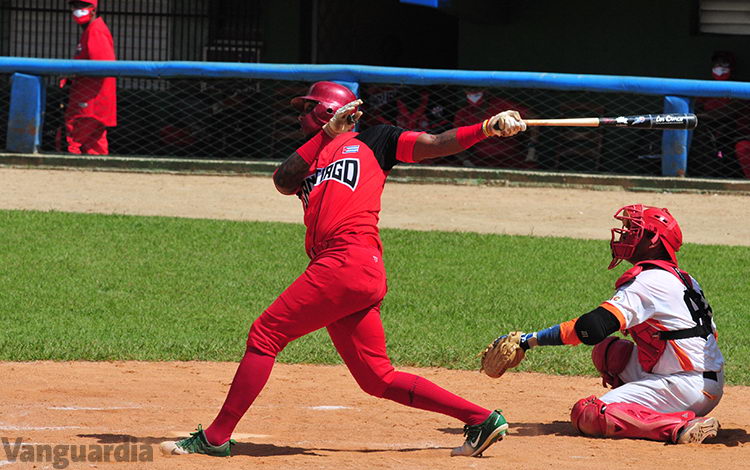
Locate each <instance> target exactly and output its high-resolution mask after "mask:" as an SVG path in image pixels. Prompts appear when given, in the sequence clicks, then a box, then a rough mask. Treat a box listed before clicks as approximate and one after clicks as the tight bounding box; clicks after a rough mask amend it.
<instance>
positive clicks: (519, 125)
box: [486, 111, 526, 137]
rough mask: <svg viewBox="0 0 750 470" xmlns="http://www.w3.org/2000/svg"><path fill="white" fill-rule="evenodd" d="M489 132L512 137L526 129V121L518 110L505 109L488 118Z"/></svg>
mask: <svg viewBox="0 0 750 470" xmlns="http://www.w3.org/2000/svg"><path fill="white" fill-rule="evenodd" d="M486 129H487V132H489V134H490V135H495V136H498V137H510V136H512V135H516V134H518V133H519V132H523V131H525V130H526V123H525V122H523V120H522V119H521V115H520V114H518V111H503V112H502V113H500V114H496V115H494V116H492V117H491V118H489V119H488V120H487V127H486Z"/></svg>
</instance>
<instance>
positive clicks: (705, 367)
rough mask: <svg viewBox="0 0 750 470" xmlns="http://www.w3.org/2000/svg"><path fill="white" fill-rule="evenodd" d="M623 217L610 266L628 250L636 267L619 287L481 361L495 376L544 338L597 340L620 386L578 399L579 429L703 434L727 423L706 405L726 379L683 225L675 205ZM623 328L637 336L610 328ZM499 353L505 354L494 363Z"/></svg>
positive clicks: (696, 439) (603, 368)
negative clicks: (687, 257) (687, 256)
mask: <svg viewBox="0 0 750 470" xmlns="http://www.w3.org/2000/svg"><path fill="white" fill-rule="evenodd" d="M615 218H616V219H618V220H620V221H622V228H613V229H612V238H611V241H610V246H611V250H612V262H611V263H610V265H609V269H612V268H613V267H615V266H617V265H618V264H619V263H620V262H621V261H622V260H627V261H629V262H630V263H632V264H633V267H632V268H630V269H629V270H627V271H625V273H624V274H623V275H622V276H621V277H620V278H619V279H618V280H617V282H616V284H615V293H614V295H613V296H612V297H611V298H610V299H609V300H606V301H605V302H603V303H602V304H601V305H599V306H598V307H597V308H595V309H594V310H592V311H590V312H589V313H587V314H585V315H583V316H581V317H578V318H575V319H573V320H570V321H567V322H564V323H561V324H559V325H555V326H552V327H550V328H546V329H544V330H541V331H538V332H533V333H525V334H518V333H515V332H514V333H511V334H509V335H505V336H503V337H500V338H498V340H496V341H495V342H494V343H493V344H492V345H491V346H490V347H488V350H486V351H485V354H484V355H485V357H484V358H483V367H485V368H486V369H489V370H488V375H491V376H495V377H496V376H499V375H502V373H503V372H504V370H505V369H506V368H507V366H506V365H503V363H506V364H508V363H509V364H510V365H509V367H514V366H515V365H517V364H518V363H519V362H520V360H521V359H522V358H523V355H524V354H525V353H524V351H527V350H528V349H530V348H533V347H536V346H557V345H563V344H569V345H577V344H581V343H584V344H589V345H595V346H594V348H593V350H592V359H593V361H594V365H595V366H596V368H597V370H598V371H599V372H600V373H601V375H602V383H603V385H604V386H605V387H606V386H607V385H610V386H611V387H612V390H611V391H609V392H608V393H606V394H604V395H603V396H602V397H600V398H597V397H596V396H593V395H592V396H590V397H588V398H583V399H581V400H579V401H578V402H577V403H576V404H575V405H574V406H573V409H572V411H571V414H570V418H571V421H572V423H573V426H575V428H576V429H578V430H579V431H580V432H581V433H583V434H586V435H589V436H603V437H630V438H642V439H652V440H656V441H664V442H671V443H676V444H687V443H701V442H703V440H704V439H706V438H710V437H715V436H716V435H717V433H718V431H719V422H718V421H717V420H716V418H712V417H706V415H707V414H708V413H710V412H711V410H713V409H714V408H715V407H716V405H718V404H719V400H721V397H722V394H723V388H724V372H723V370H724V358H723V356H722V354H721V351H720V350H719V346H718V344H717V341H716V338H717V333H716V325H715V324H714V322H713V312H712V310H711V307H710V306H709V304H708V302H707V301H706V298H705V296H704V295H703V291H702V289H701V287H700V285H699V284H698V282H697V281H696V280H695V279H694V278H693V277H692V276H690V275H689V274H688V273H686V272H685V271H683V270H681V269H679V267H678V265H677V258H676V255H675V253H676V252H677V251H678V250H679V249H680V246H681V245H682V232H681V230H680V226H679V225H678V224H677V221H676V220H675V218H674V217H673V216H672V215H671V214H670V213H669V211H668V210H667V209H660V208H657V207H650V206H644V205H641V204H635V205H630V206H625V207H622V208H621V209H619V210H618V211H617V212H616V213H615ZM618 330H620V331H623V332H625V333H626V334H630V336H631V337H632V338H633V341H634V343H633V342H631V341H629V340H625V339H618V338H616V337H613V336H610V335H611V334H612V333H615V332H616V331H618ZM513 342H515V343H517V348H514V347H513V344H512V343H513ZM501 350H503V351H504V352H503V353H502V354H501V353H500V351H501ZM493 354H501V355H505V356H507V359H505V358H502V359H498V363H499V365H495V364H490V362H492V361H490V358H491V357H492V356H493Z"/></svg>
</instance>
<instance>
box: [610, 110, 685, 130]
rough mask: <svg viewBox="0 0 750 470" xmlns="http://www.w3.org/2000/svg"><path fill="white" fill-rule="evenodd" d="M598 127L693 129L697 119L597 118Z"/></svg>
mask: <svg viewBox="0 0 750 470" xmlns="http://www.w3.org/2000/svg"><path fill="white" fill-rule="evenodd" d="M599 125H600V126H609V127H632V128H634V129H663V130H668V129H683V130H684V129H695V127H696V126H697V125H698V117H697V116H696V115H695V114H640V115H636V116H618V117H615V118H599Z"/></svg>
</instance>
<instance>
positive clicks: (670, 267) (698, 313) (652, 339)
mask: <svg viewBox="0 0 750 470" xmlns="http://www.w3.org/2000/svg"><path fill="white" fill-rule="evenodd" d="M649 265H651V266H655V267H657V268H659V269H663V270H665V271H667V272H669V273H671V274H673V275H674V276H676V277H677V278H678V279H679V280H680V282H681V283H682V284H683V285H684V286H685V295H684V300H685V304H686V306H687V308H688V311H689V312H690V315H691V317H692V319H693V321H694V322H695V324H696V326H695V327H693V328H688V329H685V330H674V331H664V330H662V329H660V328H658V327H657V326H656V325H655V324H654V323H653V322H651V321H650V320H648V321H645V322H643V323H641V324H640V325H636V326H634V327H632V328H628V330H627V332H628V333H629V334H630V336H632V337H633V340H634V341H635V344H637V345H638V362H640V363H641V367H643V370H645V371H646V372H651V371H652V370H653V369H654V366H655V365H656V363H657V362H659V359H660V358H661V356H662V354H664V351H665V350H666V348H667V341H673V340H676V339H683V338H692V337H702V338H703V339H706V338H708V336H709V335H711V334H712V333H713V327H712V323H711V319H712V316H713V312H712V310H711V306H710V305H709V304H708V302H707V301H706V299H705V297H704V296H703V293H702V292H698V291H696V290H695V289H694V288H693V283H692V282H691V281H690V275H689V274H688V273H687V272H685V271H682V270H680V269H678V268H677V267H676V266H675V265H674V264H673V263H671V262H669V261H663V260H647V261H641V262H638V263H636V264H635V265H634V266H633V267H632V268H630V269H629V270H627V271H625V272H624V273H623V274H622V276H620V278H619V279H618V280H617V282H615V288H619V287H620V286H622V285H624V284H626V283H628V282H630V281H632V280H633V279H635V278H636V276H638V274H640V273H641V272H642V271H643V269H644V266H649Z"/></svg>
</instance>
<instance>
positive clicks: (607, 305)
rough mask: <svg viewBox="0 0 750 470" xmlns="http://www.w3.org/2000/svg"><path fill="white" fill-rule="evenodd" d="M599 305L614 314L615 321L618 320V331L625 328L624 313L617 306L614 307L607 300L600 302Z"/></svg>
mask: <svg viewBox="0 0 750 470" xmlns="http://www.w3.org/2000/svg"><path fill="white" fill-rule="evenodd" d="M600 307H601V308H603V309H604V310H606V311H608V312H609V313H611V314H612V315H614V316H615V318H617V321H619V322H620V331H622V330H624V329H625V327H626V326H627V322H626V321H625V315H623V314H622V312H621V311H620V309H619V308H617V307H615V306H614V305H612V304H611V303H609V302H602V304H601V305H600Z"/></svg>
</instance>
